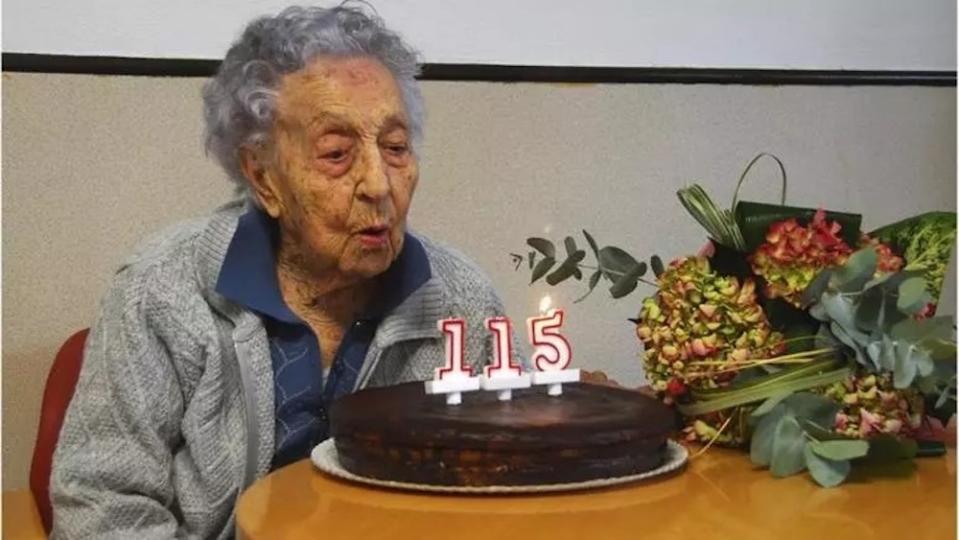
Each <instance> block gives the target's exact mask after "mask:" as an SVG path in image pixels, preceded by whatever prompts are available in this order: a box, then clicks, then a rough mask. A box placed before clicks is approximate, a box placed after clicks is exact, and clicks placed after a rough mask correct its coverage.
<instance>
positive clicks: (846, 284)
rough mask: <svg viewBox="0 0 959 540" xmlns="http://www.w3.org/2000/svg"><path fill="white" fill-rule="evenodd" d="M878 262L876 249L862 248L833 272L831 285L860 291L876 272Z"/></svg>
mask: <svg viewBox="0 0 959 540" xmlns="http://www.w3.org/2000/svg"><path fill="white" fill-rule="evenodd" d="M878 262H879V256H878V255H877V254H876V250H875V249H873V248H872V247H865V248H863V249H860V250H859V251H857V252H855V253H853V254H852V255H850V256H849V259H848V260H847V261H846V264H844V265H842V267H840V268H839V269H838V270H836V272H835V273H833V275H832V279H831V280H830V285H831V286H834V287H836V288H838V289H839V290H841V291H843V292H857V291H860V290H862V287H863V285H865V284H866V283H867V282H868V281H869V280H870V279H872V276H873V274H875V273H876V264H877V263H878Z"/></svg>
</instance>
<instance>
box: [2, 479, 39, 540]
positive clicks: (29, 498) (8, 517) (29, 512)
mask: <svg viewBox="0 0 959 540" xmlns="http://www.w3.org/2000/svg"><path fill="white" fill-rule="evenodd" d="M46 537H47V533H46V532H44V530H43V522H42V521H40V513H39V512H37V505H36V504H34V502H33V493H30V490H28V489H20V490H16V491H4V492H3V538H4V540H41V539H45V538H46Z"/></svg>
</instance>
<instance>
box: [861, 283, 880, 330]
mask: <svg viewBox="0 0 959 540" xmlns="http://www.w3.org/2000/svg"><path fill="white" fill-rule="evenodd" d="M886 296H887V295H886V294H885V292H884V291H883V289H882V288H881V287H874V288H872V289H866V290H865V291H863V293H862V297H861V299H860V300H859V305H858V306H856V324H857V325H858V326H859V327H860V328H862V329H864V330H869V331H878V330H881V329H882V327H883V326H884V322H885V319H886Z"/></svg>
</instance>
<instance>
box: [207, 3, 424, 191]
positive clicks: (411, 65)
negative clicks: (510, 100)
mask: <svg viewBox="0 0 959 540" xmlns="http://www.w3.org/2000/svg"><path fill="white" fill-rule="evenodd" d="M348 4H352V2H344V3H343V4H341V5H339V6H338V7H334V8H328V9H327V8H317V7H299V6H294V7H289V8H286V9H284V10H283V11H281V12H280V13H279V14H278V15H276V16H275V17H262V18H259V19H256V20H254V21H253V22H251V23H250V24H249V25H248V26H247V27H246V29H245V30H244V31H243V34H242V35H241V36H240V38H239V39H238V40H237V41H236V42H234V43H233V45H232V46H231V47H230V50H229V51H228V52H227V53H226V58H224V59H223V62H222V63H221V64H220V67H219V69H218V71H217V74H216V76H214V77H213V78H212V79H210V81H209V82H207V83H206V85H205V86H204V88H203V114H204V117H205V119H206V152H207V155H209V154H213V156H215V157H216V159H217V161H219V162H220V165H222V166H223V168H224V170H226V172H227V174H228V175H229V177H230V179H231V180H232V181H233V182H235V183H236V187H237V191H238V192H240V193H244V192H246V193H248V189H249V186H248V185H247V181H246V178H245V177H244V175H243V172H242V171H241V169H240V159H239V156H240V149H241V148H243V147H245V146H257V145H268V144H269V143H270V142H271V129H272V127H273V121H274V115H275V112H276V98H277V91H278V88H279V84H280V80H281V78H282V77H283V75H285V74H287V73H292V72H294V71H298V70H300V69H302V68H303V67H305V66H306V65H307V64H309V62H310V61H311V60H312V59H313V58H315V57H317V56H319V55H330V56H368V57H371V58H375V59H377V60H379V61H380V62H382V63H383V65H384V66H386V68H387V69H389V71H390V72H391V73H392V74H393V77H394V78H395V79H396V82H397V85H398V86H399V88H400V93H401V95H402V96H403V102H404V105H405V106H406V113H407V115H408V116H409V120H410V135H411V138H412V142H413V146H414V149H415V148H416V147H417V146H418V145H419V143H420V141H421V140H422V137H423V116H424V107H423V97H422V94H421V93H420V88H419V84H418V83H417V81H416V76H417V75H418V74H419V63H418V54H417V52H416V51H415V50H414V49H412V48H411V47H410V46H409V45H407V44H406V43H404V42H403V40H402V39H401V38H400V36H399V35H397V34H396V33H395V32H393V31H391V30H389V29H387V28H386V26H385V25H384V24H383V20H382V19H380V18H379V17H378V16H377V15H376V14H375V13H367V10H365V9H363V8H364V7H366V4H361V5H360V6H359V7H352V6H350V5H348Z"/></svg>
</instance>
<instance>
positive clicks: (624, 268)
mask: <svg viewBox="0 0 959 540" xmlns="http://www.w3.org/2000/svg"><path fill="white" fill-rule="evenodd" d="M583 236H584V237H585V238H586V243H587V244H589V248H590V251H591V252H592V254H593V256H594V257H595V259H596V266H591V265H586V264H583V261H584V259H585V258H586V256H587V252H586V251H585V250H583V249H580V248H579V246H578V245H577V243H576V239H575V238H573V237H572V236H567V237H566V238H564V239H563V247H564V248H565V251H566V256H565V257H563V258H562V260H560V258H559V257H558V256H557V250H556V246H555V245H554V244H553V242H552V241H551V240H549V239H546V238H538V237H534V238H527V239H526V243H527V244H528V245H529V246H530V247H531V248H533V249H534V250H535V251H531V252H530V253H529V255H528V256H527V257H525V260H527V262H528V264H529V268H530V284H531V285H532V284H533V283H536V282H537V281H538V280H540V279H542V278H543V277H544V276H545V277H546V283H547V284H549V285H551V286H556V285H559V284H560V283H562V282H564V281H566V280H568V279H569V278H574V279H576V280H582V279H583V270H584V269H586V270H593V272H592V273H591V274H590V276H589V280H588V282H587V290H586V293H585V294H583V296H581V297H580V298H578V299H576V301H575V302H577V303H578V302H581V301H583V300H585V299H586V297H588V296H589V295H590V294H591V293H592V292H593V290H594V289H595V288H596V286H597V285H598V284H599V282H600V280H601V279H606V280H607V281H608V282H609V283H610V287H609V293H610V296H612V297H613V298H614V299H617V298H622V297H624V296H627V295H629V294H630V293H632V292H633V291H634V290H635V289H636V287H637V285H638V284H639V283H640V282H643V283H647V284H649V285H653V286H655V283H652V282H649V281H646V280H644V279H643V276H645V275H646V272H647V270H648V269H649V265H647V263H645V262H640V261H637V260H636V258H635V257H633V256H632V255H630V254H629V253H627V252H626V251H625V250H623V249H621V248H618V247H616V246H604V247H602V248H600V247H599V245H598V244H597V243H596V240H595V239H594V238H593V236H592V235H591V234H589V232H587V231H585V230H584V231H583ZM511 257H512V259H513V261H514V262H515V263H516V268H517V269H519V267H520V266H521V265H522V263H523V261H524V257H523V256H522V255H519V254H516V253H513V254H511ZM537 259H538V260H537ZM650 264H651V265H652V266H653V269H654V270H655V269H657V268H659V270H660V272H661V271H662V265H663V263H662V260H660V258H659V257H657V256H653V257H652V259H651V261H650Z"/></svg>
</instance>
